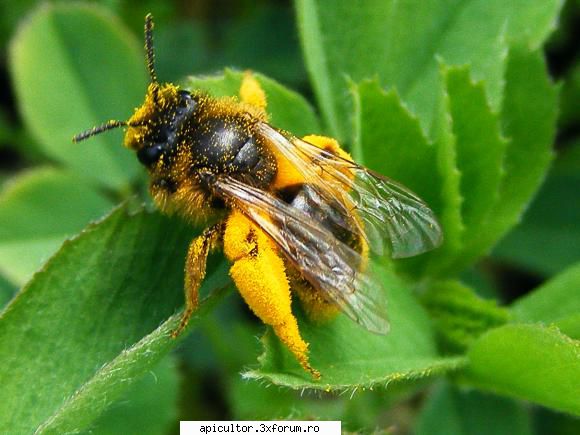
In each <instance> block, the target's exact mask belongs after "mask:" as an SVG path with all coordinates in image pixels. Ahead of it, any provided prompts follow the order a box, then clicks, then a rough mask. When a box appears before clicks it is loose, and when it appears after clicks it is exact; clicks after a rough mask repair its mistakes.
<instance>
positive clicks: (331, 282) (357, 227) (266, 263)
mask: <svg viewBox="0 0 580 435" xmlns="http://www.w3.org/2000/svg"><path fill="white" fill-rule="evenodd" d="M152 29H153V21H152V17H151V15H148V16H147V17H146V20H145V49H146V55H147V57H146V60H147V68H148V71H149V75H150V78H151V83H150V84H149V87H148V89H147V93H146V95H145V101H144V102H143V104H142V105H141V106H140V107H139V108H137V109H136V111H135V113H134V114H133V116H131V117H130V119H129V120H127V121H118V120H114V121H108V122H106V123H104V124H102V125H100V126H97V127H94V128H92V129H90V130H87V131H85V132H83V133H80V134H78V135H76V136H75V137H74V138H73V140H74V141H75V142H79V141H82V140H85V139H87V138H89V137H91V136H94V135H96V134H100V133H102V132H105V131H107V130H110V129H113V128H118V127H127V131H126V134H125V139H124V143H125V146H126V147H128V148H130V149H131V150H133V151H135V153H136V155H137V158H138V159H139V161H140V162H141V163H142V164H143V165H144V166H145V167H146V168H147V171H148V173H149V176H150V191H151V195H152V197H153V200H154V202H155V203H156V205H157V206H158V207H159V208H160V209H161V210H162V211H164V212H167V213H177V214H180V215H182V216H183V217H185V218H186V219H188V220H190V221H196V222H197V221H209V220H214V223H213V224H212V225H209V226H207V227H206V229H205V230H204V231H203V232H202V234H200V235H199V236H198V237H196V238H195V239H194V240H192V242H191V243H190V246H189V250H188V253H187V256H186V261H185V285H184V289H185V302H186V303H185V309H184V312H183V315H182V320H181V323H180V326H179V327H178V328H177V329H176V330H175V331H174V332H173V334H172V335H173V336H174V337H176V336H178V335H179V334H180V333H181V331H183V329H184V328H185V327H186V326H187V324H188V321H189V319H190V317H191V315H192V314H193V312H194V311H195V310H196V309H197V307H198V298H199V294H198V291H199V288H200V286H201V283H202V281H203V279H204V277H205V273H206V263H207V257H208V255H209V253H210V252H211V251H212V250H214V249H216V248H218V247H220V248H222V249H223V252H224V254H225V256H226V258H227V259H228V260H229V261H230V262H231V268H230V276H231V278H232V280H233V281H234V283H235V284H236V286H237V288H238V290H239V292H240V294H241V296H242V297H243V299H244V300H245V301H246V303H247V304H248V306H249V307H250V308H251V309H252V311H253V312H254V313H255V314H256V315H257V316H258V317H259V318H260V319H261V320H262V321H263V322H264V323H265V324H267V325H270V326H271V327H272V328H273V330H274V332H275V334H276V335H277V336H278V338H279V339H280V340H281V341H282V342H283V343H284V344H285V346H286V347H287V348H288V349H289V350H290V352H292V354H293V355H294V356H295V358H296V360H297V361H298V362H299V363H300V364H301V365H302V367H303V368H304V369H305V370H307V371H309V372H310V373H311V374H312V376H313V377H314V378H319V377H320V373H319V372H318V371H317V370H316V369H315V368H313V367H312V366H311V365H310V361H309V349H308V343H307V342H306V341H305V340H304V339H303V338H302V336H301V334H300V331H299V328H298V323H297V320H296V317H295V316H294V315H293V313H292V308H291V301H292V294H296V295H297V296H298V297H299V299H300V300H301V301H302V303H303V306H304V308H305V310H306V312H307V313H308V314H309V315H310V317H311V318H312V319H314V320H323V319H328V318H331V317H332V316H334V315H335V314H337V313H338V312H343V313H344V314H346V315H347V316H349V317H350V318H351V319H352V320H354V321H355V322H357V323H358V324H360V325H361V326H363V327H364V328H365V329H367V330H368V331H371V332H374V333H378V334H386V333H387V332H388V330H389V322H388V316H387V313H386V299H385V292H384V288H383V283H381V282H380V281H379V279H378V278H377V276H376V275H375V273H374V267H373V262H372V259H371V257H370V253H371V252H372V253H374V254H377V255H380V256H382V255H386V254H390V255H391V256H392V257H394V258H403V257H410V256H414V255H418V254H421V253H423V252H426V251H428V250H430V249H434V248H436V247H437V246H439V245H440V244H441V241H442V233H441V228H440V226H439V224H438V222H437V219H436V218H435V216H434V214H433V212H432V211H431V210H430V209H429V207H428V206H427V205H426V204H425V203H424V202H423V201H421V199H420V198H418V197H417V196H416V195H415V194H414V193H413V192H411V191H409V190H408V189H406V188H405V187H404V186H402V185H400V184H398V183H396V182H394V181H392V180H389V179H388V178H385V177H382V176H381V175H379V174H376V173H374V172H372V171H370V170H369V169H367V168H365V167H363V166H361V165H358V164H356V163H355V162H354V161H353V160H352V158H351V157H350V156H349V155H348V153H346V152H345V151H344V150H343V149H342V148H341V147H340V145H339V144H338V142H337V141H336V140H334V139H332V138H329V137H324V136H316V135H311V136H306V137H304V138H302V139H299V138H297V137H295V136H293V135H291V134H290V133H288V132H284V131H281V130H279V129H276V128H275V127H273V126H271V125H270V124H268V122H267V121H268V119H267V118H268V116H267V114H266V95H265V93H264V91H263V89H262V88H261V86H260V83H259V82H258V81H257V80H256V79H255V78H254V77H253V76H252V75H251V74H246V76H245V77H244V79H243V81H242V83H241V87H240V92H239V94H240V98H241V101H238V100H236V99H234V98H224V97H221V98H212V97H210V96H208V95H205V94H203V93H201V92H198V91H193V92H190V91H188V90H183V89H180V88H179V87H178V86H176V85H174V84H171V83H160V82H159V81H158V80H157V75H156V72H155V67H154V53H153V39H152Z"/></svg>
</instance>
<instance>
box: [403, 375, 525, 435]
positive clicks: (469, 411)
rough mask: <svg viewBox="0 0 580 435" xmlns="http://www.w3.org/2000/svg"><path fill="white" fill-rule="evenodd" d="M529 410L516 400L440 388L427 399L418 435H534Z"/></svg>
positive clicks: (417, 428)
mask: <svg viewBox="0 0 580 435" xmlns="http://www.w3.org/2000/svg"><path fill="white" fill-rule="evenodd" d="M532 433H534V432H533V431H532V422H531V419H530V415H529V413H528V410H527V409H525V408H524V406H522V405H521V404H518V403H516V402H514V401H513V400H509V399H504V398H501V397H497V396H493V395H490V394H483V393H480V392H478V391H461V390H457V389H456V388H453V387H451V386H450V385H448V384H440V385H438V386H437V387H436V388H435V389H434V390H433V391H432V392H431V394H430V395H429V397H428V398H427V402H426V403H425V405H424V406H423V409H422V410H421V413H420V414H419V418H418V419H417V422H416V426H415V431H414V434H415V435H440V434H441V435H445V434H454V435H462V434H465V435H479V434H481V435H502V434H505V435H531V434H532Z"/></svg>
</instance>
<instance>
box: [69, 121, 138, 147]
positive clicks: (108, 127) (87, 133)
mask: <svg viewBox="0 0 580 435" xmlns="http://www.w3.org/2000/svg"><path fill="white" fill-rule="evenodd" d="M126 125H127V122H126V121H114V120H113V121H107V122H105V123H104V124H101V125H98V126H97V127H93V128H91V129H90V130H87V131H83V132H82V133H79V134H77V135H76V136H75V137H73V142H74V143H77V142H80V141H83V140H85V139H88V138H89V137H91V136H95V135H97V134H100V133H102V132H104V131H108V130H112V129H114V128H118V127H124V126H126Z"/></svg>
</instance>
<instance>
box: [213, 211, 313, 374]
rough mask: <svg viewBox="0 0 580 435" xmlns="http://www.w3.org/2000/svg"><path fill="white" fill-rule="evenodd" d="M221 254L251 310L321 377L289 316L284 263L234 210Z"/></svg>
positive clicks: (246, 219) (290, 312)
mask: <svg viewBox="0 0 580 435" xmlns="http://www.w3.org/2000/svg"><path fill="white" fill-rule="evenodd" d="M224 253H225V254H226V256H227V257H228V259H229V260H230V261H232V262H233V263H234V264H233V265H232V267H231V269H230V275H231V277H232V279H233V280H234V282H235V283H236V286H237V288H238V290H239V292H240V294H241V295H242V297H243V298H244V300H245V301H246V303H247V304H248V306H249V307H250V308H251V310H252V311H253V312H254V313H255V314H256V315H257V316H258V317H259V318H260V319H261V320H262V322H264V323H266V324H268V325H271V326H272V327H273V328H274V332H275V333H276V335H277V336H278V338H279V339H280V340H281V341H282V343H284V344H285V345H286V347H288V349H290V351H291V352H292V353H293V354H294V356H295V357H296V359H297V360H298V362H300V364H301V365H302V367H303V368H304V369H305V370H307V371H309V372H310V373H311V374H312V376H313V377H314V378H316V379H318V378H320V373H319V372H318V371H317V370H315V369H313V368H312V367H311V366H310V363H309V361H308V344H307V343H306V342H305V341H304V340H303V339H302V337H301V336H300V331H299V330H298V323H297V321H296V318H295V317H294V315H293V314H292V310H291V294H290V286H289V284H288V279H287V277H286V270H285V267H284V261H283V260H282V258H280V256H279V255H278V252H277V249H276V246H275V245H274V243H273V242H272V241H271V240H270V239H269V238H268V236H267V235H266V234H265V233H264V232H263V231H262V230H260V229H259V228H258V227H257V226H256V225H254V224H253V223H252V222H251V221H250V220H249V219H248V218H246V217H245V216H244V215H243V214H242V213H240V212H237V211H233V212H232V213H231V215H230V216H229V218H228V220H227V223H226V229H225V232H224Z"/></svg>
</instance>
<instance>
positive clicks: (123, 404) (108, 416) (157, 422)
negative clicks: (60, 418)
mask: <svg viewBox="0 0 580 435" xmlns="http://www.w3.org/2000/svg"><path fill="white" fill-rule="evenodd" d="M178 393H179V375H178V372H177V367H176V364H175V361H174V360H173V358H168V357H167V358H164V359H162V360H161V362H160V363H159V364H158V365H157V366H156V367H154V368H153V369H152V370H150V371H149V372H148V373H145V374H144V375H143V376H142V377H141V378H140V379H139V380H138V381H136V382H135V384H134V385H133V386H131V387H130V388H129V389H128V391H126V392H125V394H124V395H123V396H122V397H121V399H120V400H118V401H117V402H115V403H114V404H113V405H111V407H110V408H109V409H108V410H107V411H106V412H105V413H104V414H103V415H101V417H99V419H98V420H97V421H96V422H95V424H94V425H93V427H92V428H91V433H92V434H96V435H107V434H110V435H115V434H119V433H139V434H143V435H155V434H162V433H167V432H168V431H169V429H170V428H171V427H172V426H173V425H174V424H175V421H176V420H177V405H178V403H177V399H178Z"/></svg>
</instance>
